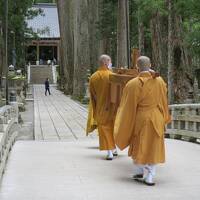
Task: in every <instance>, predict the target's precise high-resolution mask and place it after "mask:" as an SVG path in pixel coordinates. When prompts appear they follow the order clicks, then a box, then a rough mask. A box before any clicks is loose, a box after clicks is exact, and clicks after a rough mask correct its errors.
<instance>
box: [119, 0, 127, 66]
mask: <svg viewBox="0 0 200 200" xmlns="http://www.w3.org/2000/svg"><path fill="white" fill-rule="evenodd" d="M126 1H127V0H118V21H117V67H124V66H128V62H127V61H128V56H127V55H128V52H127V50H128V48H127V45H128V44H127V23H126V3H127V2H126Z"/></svg>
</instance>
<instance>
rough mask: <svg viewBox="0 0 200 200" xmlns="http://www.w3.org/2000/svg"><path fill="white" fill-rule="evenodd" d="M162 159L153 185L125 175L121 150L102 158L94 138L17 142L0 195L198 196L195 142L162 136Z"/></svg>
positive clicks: (59, 199) (27, 199) (49, 198)
mask: <svg viewBox="0 0 200 200" xmlns="http://www.w3.org/2000/svg"><path fill="white" fill-rule="evenodd" d="M166 143H167V145H166V146H167V163H166V164H165V165H159V166H158V167H157V177H156V182H157V185H156V186H155V187H148V186H144V185H142V184H138V183H136V182H134V181H133V180H131V174H132V173H133V171H134V166H133V165H132V162H131V160H130V159H129V158H128V157H127V155H126V152H120V156H119V157H118V158H117V159H115V160H113V161H106V160H104V159H103V158H104V153H103V152H99V151H98V149H97V148H98V142H97V140H91V139H90V140H76V141H71V142H63V141H60V142H46V141H36V142H34V141H32V142H29V141H27V142H17V143H16V144H15V145H14V148H13V150H12V152H11V155H10V158H9V161H8V164H7V169H6V171H5V175H4V177H3V182H2V185H1V190H0V199H1V200H123V199H124V200H189V199H192V200H199V199H200V193H199V189H200V182H199V177H200V170H199V166H200V156H199V155H200V146H199V145H196V144H192V143H187V142H182V141H176V140H166Z"/></svg>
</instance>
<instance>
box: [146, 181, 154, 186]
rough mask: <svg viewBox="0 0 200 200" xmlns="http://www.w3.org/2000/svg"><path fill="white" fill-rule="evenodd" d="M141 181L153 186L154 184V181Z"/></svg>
mask: <svg viewBox="0 0 200 200" xmlns="http://www.w3.org/2000/svg"><path fill="white" fill-rule="evenodd" d="M143 183H144V184H145V185H148V186H154V185H155V183H154V182H147V181H146V180H144V181H143Z"/></svg>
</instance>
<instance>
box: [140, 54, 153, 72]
mask: <svg viewBox="0 0 200 200" xmlns="http://www.w3.org/2000/svg"><path fill="white" fill-rule="evenodd" d="M137 66H138V68H139V70H140V71H148V70H149V69H150V68H151V60H150V58H148V57H147V56H140V57H139V58H138V60H137Z"/></svg>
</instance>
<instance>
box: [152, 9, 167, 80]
mask: <svg viewBox="0 0 200 200" xmlns="http://www.w3.org/2000/svg"><path fill="white" fill-rule="evenodd" d="M164 20H166V19H165V18H164V19H163V18H162V17H161V15H160V13H159V12H158V11H157V12H156V13H155V14H154V15H153V16H152V19H151V21H150V30H151V45H152V64H153V67H154V68H155V69H156V70H157V71H159V72H160V73H161V75H162V76H163V77H165V78H167V74H166V68H165V66H166V65H167V52H166V46H167V43H166V38H167V35H166V34H165V33H166V28H165V25H164V23H162V21H164Z"/></svg>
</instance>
